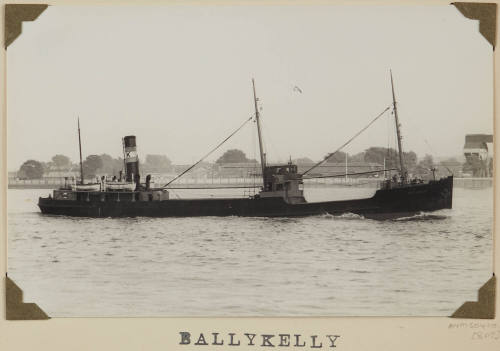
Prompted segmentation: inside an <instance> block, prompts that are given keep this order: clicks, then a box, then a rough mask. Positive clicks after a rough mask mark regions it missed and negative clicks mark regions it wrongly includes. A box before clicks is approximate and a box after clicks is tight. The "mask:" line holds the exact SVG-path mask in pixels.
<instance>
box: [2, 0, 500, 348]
mask: <svg viewBox="0 0 500 351" xmlns="http://www.w3.org/2000/svg"><path fill="white" fill-rule="evenodd" d="M6 38H7V37H6ZM8 39H9V40H8V41H7V42H6V52H5V61H6V62H5V63H6V65H5V67H6V68H5V73H6V74H5V84H6V85H5V86H6V121H7V122H6V126H7V128H6V135H7V143H6V146H7V152H6V154H7V159H6V165H7V171H8V184H7V186H8V189H7V208H6V212H7V239H6V240H7V276H8V278H9V279H11V280H12V281H13V282H14V283H15V284H16V285H17V286H18V287H19V288H20V289H22V292H23V297H24V301H29V302H33V303H36V305H37V306H38V307H39V308H40V309H41V310H42V311H43V312H44V313H46V315H47V316H49V317H50V318H55V317H343V316H357V317H363V316H387V317H390V316H403V317H423V316H432V317H448V316H451V315H452V314H453V313H454V312H455V311H457V309H459V307H460V306H462V304H463V303H465V302H466V301H476V300H477V299H478V289H479V288H480V287H481V286H483V285H484V284H485V283H486V282H488V281H489V280H490V278H491V277H492V276H493V272H494V268H493V265H494V262H493V258H494V245H493V219H494V211H493V198H494V191H493V183H494V178H493V172H494V169H493V164H494V162H493V159H494V153H493V146H494V145H493V139H494V137H493V120H494V89H493V88H494V51H493V49H494V43H491V42H490V41H489V40H488V39H487V38H486V37H485V36H484V33H482V32H481V31H480V30H479V25H478V21H474V20H471V19H469V18H467V17H465V16H464V14H463V13H462V12H461V11H459V9H457V7H456V6H452V5H433V6H430V5H427V6H424V5H419V6H417V5H412V6H409V5H407V6H401V5H386V6H375V5H364V6H347V5H344V6H343V5H334V4H319V3H318V4H310V5H307V4H298V3H297V4H291V5H289V6H284V5H280V4H272V3H270V4H265V3H258V4H248V3H238V4H236V3H234V4H231V3H228V2H225V3H223V4H218V5H215V4H203V5H200V4H199V5H189V4H178V3H172V4H163V5H158V4H157V5H154V4H148V5H139V4H137V3H134V4H128V5H127V6H111V5H63V4H60V5H51V6H47V7H44V8H43V9H40V10H39V11H38V13H37V15H36V16H33V17H32V18H31V19H30V20H27V21H24V22H23V23H22V31H19V33H18V35H17V36H12V37H8ZM186 335H187V334H185V335H184V336H186ZM180 337H183V334H181V336H180ZM186 337H187V336H186ZM193 337H194V336H193ZM226 338H227V335H226ZM182 340H183V339H180V342H181V343H182ZM186 340H187V339H186ZM308 342H309V341H308ZM330 342H332V340H331V338H330V339H328V338H326V337H324V340H323V343H325V345H327V344H328V343H330ZM333 342H334V341H333ZM263 343H264V344H265V342H263ZM313 343H314V341H313ZM264 346H265V345H264Z"/></svg>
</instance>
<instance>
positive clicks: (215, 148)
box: [162, 115, 254, 188]
mask: <svg viewBox="0 0 500 351" xmlns="http://www.w3.org/2000/svg"><path fill="white" fill-rule="evenodd" d="M253 117H254V116H253V115H252V116H250V118H248V119H247V120H245V122H243V124H241V126H239V127H238V129H236V130H235V131H234V132H232V133H231V134H230V135H229V136H228V137H227V138H226V139H224V140H222V141H221V142H220V143H219V144H218V145H217V146H216V147H214V148H213V149H212V150H210V151H209V152H208V153H207V154H206V155H205V156H203V157H202V158H201V159H199V160H198V161H197V162H195V163H194V164H193V165H191V166H190V167H189V168H188V169H186V170H185V171H184V172H182V173H181V174H179V175H178V176H176V177H175V178H174V179H172V180H171V181H169V182H168V183H167V184H165V185H164V186H163V187H162V188H166V187H167V186H168V185H169V184H171V183H173V182H174V181H176V180H177V179H179V178H180V177H182V176H183V175H184V174H186V173H187V172H189V171H190V170H192V169H193V168H194V167H196V165H198V164H199V163H200V162H202V161H203V160H204V159H206V158H207V157H208V156H210V155H211V154H212V153H213V152H214V151H215V150H217V149H218V148H219V147H221V146H222V144H224V143H225V142H226V141H228V140H229V139H230V138H231V137H232V136H233V135H235V134H236V133H237V132H239V131H240V129H241V128H243V127H244V126H245V124H247V123H248V122H250V121H251V120H252V118H253Z"/></svg>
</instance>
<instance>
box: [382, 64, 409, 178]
mask: <svg viewBox="0 0 500 351" xmlns="http://www.w3.org/2000/svg"><path fill="white" fill-rule="evenodd" d="M390 73H391V88H392V105H393V111H394V119H395V122H396V136H397V139H398V156H399V170H400V173H401V178H402V180H403V182H406V176H407V173H406V168H405V165H404V162H403V147H402V146H401V139H402V136H401V130H400V129H399V118H398V108H397V104H396V95H395V94H394V81H393V79H392V70H391V71H390ZM384 168H385V167H384Z"/></svg>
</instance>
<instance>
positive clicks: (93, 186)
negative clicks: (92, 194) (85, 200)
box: [71, 183, 101, 191]
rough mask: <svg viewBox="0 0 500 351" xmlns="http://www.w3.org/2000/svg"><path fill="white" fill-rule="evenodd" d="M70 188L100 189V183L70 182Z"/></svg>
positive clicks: (79, 189) (75, 189) (80, 189)
mask: <svg viewBox="0 0 500 351" xmlns="http://www.w3.org/2000/svg"><path fill="white" fill-rule="evenodd" d="M71 190H73V191H100V190H101V184H100V183H90V184H72V185H71Z"/></svg>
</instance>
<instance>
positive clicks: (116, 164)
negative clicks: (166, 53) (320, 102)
mask: <svg viewBox="0 0 500 351" xmlns="http://www.w3.org/2000/svg"><path fill="white" fill-rule="evenodd" d="M325 157H326V156H325ZM346 158H347V162H348V163H354V162H360V163H376V164H379V165H384V164H385V167H386V168H387V169H389V168H399V167H398V166H399V156H398V152H397V151H396V150H395V149H393V148H386V147H370V148H368V149H366V150H365V151H363V152H360V153H357V154H354V155H350V154H347V153H345V152H343V151H339V152H337V153H335V154H334V155H332V156H331V157H329V158H328V160H327V161H326V163H327V164H328V163H344V162H345V161H346ZM403 159H404V163H405V166H406V168H407V169H408V171H409V172H410V173H412V174H416V175H425V174H429V172H431V170H432V169H433V168H435V167H436V166H437V165H436V164H435V162H434V160H433V157H432V156H431V155H425V156H424V157H423V158H421V159H420V160H419V159H418V157H417V154H416V153H415V152H413V151H408V152H404V153H403ZM294 161H295V162H296V163H298V164H311V165H312V164H314V163H315V161H313V160H312V159H310V158H307V157H302V158H298V159H295V160H294ZM215 163H216V164H218V165H220V164H225V163H258V161H257V160H255V159H249V158H247V156H246V154H245V153H244V152H243V151H241V150H238V149H230V150H227V151H226V152H225V153H224V154H223V155H222V156H221V157H219V158H218V159H217V160H216V161H215ZM448 163H452V164H453V163H455V165H456V164H460V162H458V161H457V160H456V159H453V158H450V159H449V160H448ZM123 168H124V161H123V158H121V157H118V158H113V157H112V156H110V155H108V154H101V155H89V156H87V158H86V159H85V160H84V161H83V172H84V174H85V176H86V177H89V178H90V177H95V176H96V175H101V174H107V175H117V174H118V173H119V172H120V171H121V170H123ZM141 169H142V170H143V172H144V173H162V172H171V171H172V170H173V166H172V162H171V161H170V159H169V158H168V157H167V156H165V155H146V157H145V161H144V162H141ZM51 171H65V172H67V171H73V172H79V171H80V164H79V163H73V162H72V161H71V159H70V158H69V157H68V156H65V155H60V154H58V155H55V156H53V157H52V159H51V161H49V162H39V161H36V160H28V161H26V162H24V163H23V164H22V165H21V167H20V169H19V172H18V177H19V178H21V179H23V178H24V179H40V178H42V177H43V175H44V174H47V173H49V172H51Z"/></svg>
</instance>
